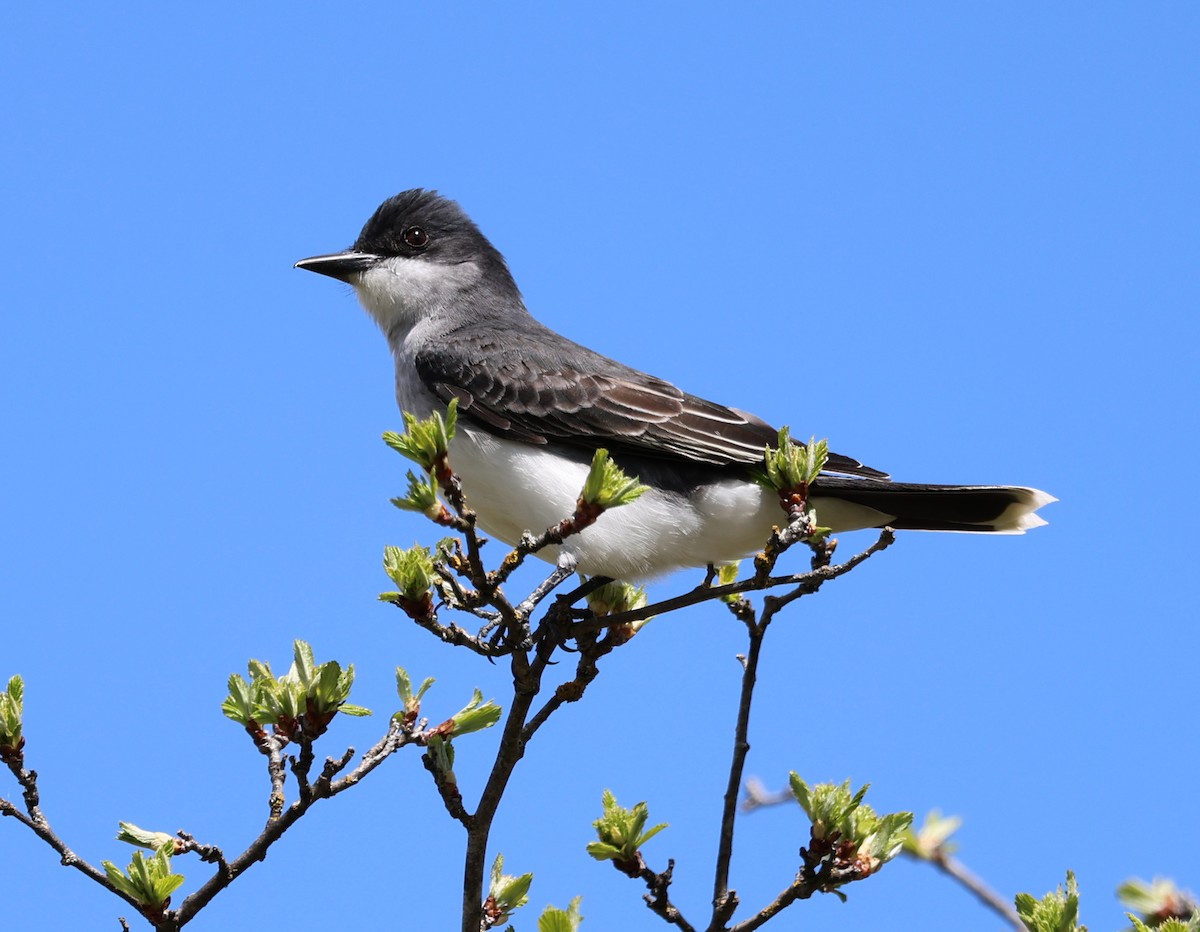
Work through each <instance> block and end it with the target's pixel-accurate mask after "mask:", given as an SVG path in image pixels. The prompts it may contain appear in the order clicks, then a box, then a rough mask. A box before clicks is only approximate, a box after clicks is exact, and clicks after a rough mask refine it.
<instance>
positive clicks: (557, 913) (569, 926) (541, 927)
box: [538, 896, 583, 932]
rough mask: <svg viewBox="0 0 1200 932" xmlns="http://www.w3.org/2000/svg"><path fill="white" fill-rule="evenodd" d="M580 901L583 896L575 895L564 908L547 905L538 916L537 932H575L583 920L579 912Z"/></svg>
mask: <svg viewBox="0 0 1200 932" xmlns="http://www.w3.org/2000/svg"><path fill="white" fill-rule="evenodd" d="M582 902H583V897H581V896H577V897H575V899H573V900H571V905H570V906H568V907H567V908H566V909H556V908H555V907H553V906H547V907H546V908H545V910H543V911H542V914H541V916H539V917H538V932H576V930H577V929H578V928H579V924H580V923H581V922H583V916H582V915H580V913H579V904H580V903H582Z"/></svg>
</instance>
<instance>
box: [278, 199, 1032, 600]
mask: <svg viewBox="0 0 1200 932" xmlns="http://www.w3.org/2000/svg"><path fill="white" fill-rule="evenodd" d="M295 267H296V268H300V269H306V270H308V271H311V272H318V273H320V274H322V275H326V276H329V277H331V278H334V279H337V280H339V281H342V282H345V283H347V284H349V285H350V286H351V287H352V288H353V289H354V292H355V293H356V295H357V297H358V300H359V301H360V303H361V304H362V305H363V307H364V308H365V309H366V311H367V313H368V314H369V315H370V316H371V318H373V319H374V321H375V323H376V324H378V326H379V328H380V330H382V331H383V334H384V336H385V337H386V339H387V343H388V346H389V347H390V349H391V352H392V356H393V357H394V360H395V388H396V400H397V403H398V404H399V406H400V409H401V410H402V411H405V412H409V413H411V414H412V415H414V416H415V417H419V418H423V417H428V416H429V415H430V414H432V413H433V412H435V411H445V410H446V407H447V405H448V403H449V402H451V401H452V400H455V399H457V403H458V425H457V430H456V433H455V435H454V437H453V439H452V440H451V443H450V448H449V463H450V467H451V469H452V470H453V471H454V473H455V474H457V475H458V477H459V478H460V480H461V483H462V490H463V494H464V496H465V498H466V501H467V503H468V505H470V507H471V508H472V509H473V510H474V511H475V512H476V514H477V516H478V521H479V524H480V526H481V527H482V528H483V529H484V531H486V532H487V533H488V534H491V535H494V536H495V537H497V538H499V539H500V540H502V541H504V542H505V543H507V544H509V545H515V544H516V543H517V542H518V541H519V540H521V538H522V536H523V535H524V534H526V533H527V532H532V533H534V534H537V533H539V532H541V531H542V530H544V529H545V528H548V527H551V526H553V525H555V524H557V523H558V522H560V521H562V520H563V519H564V518H566V517H568V516H570V515H571V514H572V513H573V512H574V510H575V506H576V501H577V499H578V496H579V493H580V490H581V489H582V487H583V483H584V479H585V477H586V475H587V473H588V468H589V464H590V463H591V461H592V458H593V455H594V454H595V452H596V450H597V449H601V448H602V449H605V450H607V451H608V452H609V454H610V456H611V458H612V460H613V461H614V462H615V463H616V464H617V465H618V466H620V467H621V468H622V469H623V470H624V471H625V473H626V474H628V475H630V476H636V477H637V479H638V480H639V481H640V482H641V483H642V484H643V485H645V486H647V487H648V490H647V491H646V492H645V494H643V495H642V496H641V497H640V498H638V499H637V500H636V501H634V502H632V503H630V504H627V505H623V506H621V507H618V508H613V509H610V510H608V511H606V512H605V513H603V514H601V515H600V517H599V519H598V520H597V521H596V522H595V524H593V525H591V526H590V527H587V528H586V529H585V530H583V531H582V532H581V533H579V534H576V535H573V536H570V537H567V538H566V539H565V540H564V541H563V542H562V544H561V545H559V546H550V547H546V548H545V549H544V550H542V551H539V553H538V555H539V556H541V557H542V558H544V559H546V560H548V561H550V562H555V563H558V564H559V565H560V566H562V565H568V566H571V567H573V568H575V569H577V570H578V572H580V573H584V574H589V575H594V576H605V577H608V578H611V579H619V580H625V581H629V582H639V581H645V580H650V579H653V578H655V577H660V576H663V575H664V574H667V573H670V572H672V571H675V570H678V569H682V568H687V567H706V566H715V565H723V564H727V563H731V562H733V561H735V560H737V559H740V558H743V557H745V556H748V555H750V554H752V553H754V552H756V551H758V550H761V549H762V547H763V546H764V544H765V543H766V541H767V539H768V538H769V536H770V534H771V532H772V528H773V527H774V526H776V525H780V524H784V523H786V521H785V520H784V515H783V513H782V512H781V510H780V504H779V497H778V494H777V493H775V492H773V491H769V490H767V489H766V488H764V487H763V486H762V485H760V484H759V483H758V482H756V481H755V479H754V469H755V467H756V466H757V467H761V466H762V463H763V456H764V450H765V448H767V447H770V446H776V445H778V442H779V441H778V432H777V431H776V429H775V428H774V427H772V426H771V425H770V424H768V423H767V422H766V421H764V420H762V419H761V418H759V417H756V416H755V415H753V414H750V413H747V412H746V411H742V410H739V409H737V408H733V407H728V406H726V405H723V404H718V403H716V402H712V401H707V400H705V399H703V398H700V397H698V396H696V395H692V394H689V393H687V392H685V391H682V390H681V389H679V388H677V387H675V386H674V385H673V384H671V383H670V382H668V381H666V380H664V379H661V378H658V377H656V376H653V375H649V374H647V373H645V372H641V371H639V370H638V369H635V368H632V367H630V366H627V365H624V364H623V363H620V362H618V361H617V360H615V359H611V358H609V357H608V356H604V355H602V354H601V353H599V352H596V351H595V350H592V349H589V348H587V347H586V346H582V345H580V344H579V343H576V342H574V341H573V340H570V339H568V338H567V337H565V336H563V335H562V334H559V333H557V332H556V331H554V330H552V329H550V328H549V327H547V326H545V325H544V324H542V323H541V322H539V321H538V320H537V319H535V318H534V317H533V315H532V314H531V313H530V312H529V310H528V309H527V308H526V306H525V301H524V299H523V298H522V296H521V292H520V290H519V289H518V287H517V284H516V281H515V280H514V278H513V276H512V273H511V272H510V271H509V268H508V263H507V262H506V261H505V259H504V257H503V256H502V255H501V253H500V252H499V250H497V249H496V247H495V246H493V245H492V243H491V242H490V241H489V240H488V239H487V237H485V236H484V234H483V233H482V232H481V231H480V229H479V228H478V227H477V226H476V225H475V223H474V222H473V221H472V220H471V219H470V217H468V216H467V214H466V212H465V211H464V210H463V209H462V208H461V207H460V206H459V205H458V204H457V203H456V202H455V201H453V200H450V199H449V198H446V197H443V196H442V195H440V194H438V193H437V192H436V191H434V190H427V189H423V188H415V189H412V190H409V191H403V192H401V193H400V194H397V195H395V196H394V197H390V198H388V199H387V200H385V201H384V202H383V203H382V204H381V205H380V206H379V208H378V209H377V210H376V211H375V212H374V213H373V214H372V215H371V217H370V219H369V220H367V222H366V224H365V225H364V226H363V228H362V231H361V232H360V234H359V236H358V239H357V240H355V242H354V244H353V246H351V247H350V248H349V249H347V250H343V251H341V252H335V253H328V254H324V255H317V256H311V257H309V258H306V259H301V260H300V261H299V262H297V263H296V264H295ZM1053 501H1056V499H1055V498H1054V497H1053V496H1051V495H1048V494H1047V493H1045V492H1043V491H1041V490H1039V489H1034V488H1026V487H1020V486H1007V485H929V484H920V483H906V482H893V481H891V479H890V477H889V476H888V474H887V473H885V472H883V471H880V470H878V469H874V468H872V467H869V466H866V465H864V464H863V463H861V462H859V461H858V460H856V459H853V458H851V457H848V456H843V455H839V454H830V455H829V458H828V461H827V462H826V465H825V467H824V469H823V471H822V472H821V474H820V475H819V476H818V477H817V479H816V480H815V481H814V483H813V484H812V486H811V488H810V490H809V505H810V506H811V507H812V508H813V509H815V513H816V522H817V524H819V525H821V526H823V527H828V528H830V529H831V530H832V531H833V532H835V533H840V532H844V531H851V530H858V529H864V528H882V527H891V528H893V529H897V530H926V531H966V532H982V533H997V534H1022V533H1024V532H1025V531H1026V530H1028V529H1030V528H1034V527H1038V526H1040V525H1043V524H1045V523H1046V522H1045V520H1044V519H1043V518H1041V517H1040V516H1038V514H1037V510H1038V509H1039V508H1040V507H1042V506H1043V505H1045V504H1048V503H1049V502H1053Z"/></svg>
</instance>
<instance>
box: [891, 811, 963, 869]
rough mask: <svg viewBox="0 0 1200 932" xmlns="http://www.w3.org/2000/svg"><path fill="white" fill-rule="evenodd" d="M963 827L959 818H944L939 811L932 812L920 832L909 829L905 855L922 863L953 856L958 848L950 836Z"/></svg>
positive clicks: (905, 839) (926, 817)
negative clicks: (944, 856)
mask: <svg viewBox="0 0 1200 932" xmlns="http://www.w3.org/2000/svg"><path fill="white" fill-rule="evenodd" d="M961 826H962V819H960V818H958V817H957V816H943V815H942V814H941V813H940V812H939V811H938V810H936V809H933V810H930V812H929V814H928V815H926V816H925V823H924V824H923V825H922V826H921V828H920V829H919V830H913V829H911V828H910V829H909V830H908V832H907V833H906V834H905V838H904V853H905V854H909V855H912V856H913V857H914V858H918V859H920V860H922V861H928V860H931V859H933V858H935V857H940V856H943V855H949V854H953V853H954V851H955V848H956V847H957V846H956V845H955V844H954V843H953V842H951V841H950V840H949V839H950V836H951V835H953V834H954V833H955V832H957V831H958V830H959V828H960V827H961Z"/></svg>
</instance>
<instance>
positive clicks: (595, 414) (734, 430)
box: [414, 320, 887, 479]
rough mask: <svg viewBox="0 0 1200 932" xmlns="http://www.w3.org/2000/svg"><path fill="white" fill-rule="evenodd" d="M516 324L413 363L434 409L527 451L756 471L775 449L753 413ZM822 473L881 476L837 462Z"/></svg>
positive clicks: (473, 334) (464, 331) (487, 329)
mask: <svg viewBox="0 0 1200 932" xmlns="http://www.w3.org/2000/svg"><path fill="white" fill-rule="evenodd" d="M522 323H523V324H524V325H525V326H523V327H522V328H521V330H520V332H516V331H515V330H502V329H499V328H497V327H495V326H485V325H479V324H477V325H466V326H463V327H460V328H458V329H457V330H455V331H453V333H452V334H450V335H448V339H446V338H443V339H442V340H440V341H439V342H438V344H437V345H430V346H427V347H426V348H424V349H422V350H420V351H419V352H418V353H417V354H416V356H415V359H414V362H415V364H416V368H417V374H418V376H419V377H420V379H421V381H422V382H423V383H424V384H425V385H426V387H428V388H429V389H430V391H432V392H433V393H434V394H435V395H437V396H438V397H439V398H441V399H442V401H445V402H449V401H450V399H451V398H457V399H458V410H459V416H460V417H462V418H463V419H464V420H466V421H468V422H469V423H473V424H475V425H478V426H479V427H481V428H483V429H484V430H487V431H489V432H490V433H493V434H496V435H497V436H500V437H506V438H509V439H512V440H521V441H524V442H526V443H535V444H543V443H547V442H549V441H554V442H557V443H564V444H569V445H572V446H576V447H581V448H584V449H595V448H597V447H605V448H607V449H608V450H609V451H610V452H612V453H614V454H620V453H622V452H625V453H629V454H636V455H638V456H653V457H658V458H662V459H668V460H669V459H676V458H683V459H686V460H690V461H692V462H695V463H705V464H710V465H714V466H731V465H736V464H745V465H753V464H756V463H761V462H762V457H763V448H764V447H765V446H767V445H774V444H776V443H777V442H778V433H777V431H776V430H775V429H774V428H772V427H771V426H770V425H769V424H767V423H766V422H765V421H763V420H761V419H760V418H757V417H755V416H754V415H752V414H746V413H745V412H743V411H738V410H737V409H735V408H726V407H724V406H723V405H718V404H713V403H712V402H709V401H705V400H704V399H703V398H697V397H696V396H695V395H689V394H687V393H686V392H682V391H680V390H679V389H678V388H676V387H675V386H674V385H672V384H671V383H670V382H665V381H663V380H662V379H659V378H655V377H654V376H652V375H647V374H646V373H644V372H639V371H638V370H636V369H631V368H630V367H628V366H625V365H622V364H621V363H619V362H617V361H615V360H613V359H609V358H608V357H606V356H601V355H600V354H599V353H596V352H593V351H592V350H589V349H587V348H586V347H584V346H580V345H579V344H577V343H573V342H571V341H570V340H568V339H567V338H566V337H563V336H561V335H560V334H557V333H555V332H554V331H552V330H550V329H548V328H545V327H542V326H541V325H540V324H536V323H535V322H533V321H532V320H529V321H523V322H522ZM530 324H532V325H533V327H534V329H527V328H528V326H529V325H530ZM826 468H827V469H828V470H829V471H832V472H837V473H842V474H845V475H852V476H860V477H862V478H870V479H883V478H886V477H887V474H886V473H882V472H879V471H878V470H876V469H871V468H870V467H867V466H864V465H863V464H862V463H859V462H858V461H857V460H853V459H850V458H849V457H845V456H840V455H837V454H830V456H829V463H828V466H827V467H826Z"/></svg>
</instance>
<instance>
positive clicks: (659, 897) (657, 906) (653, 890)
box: [638, 857, 695, 932]
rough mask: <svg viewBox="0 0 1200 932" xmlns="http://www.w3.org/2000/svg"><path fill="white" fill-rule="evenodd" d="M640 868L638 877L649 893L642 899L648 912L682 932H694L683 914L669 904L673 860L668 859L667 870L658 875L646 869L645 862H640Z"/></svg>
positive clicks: (673, 868)
mask: <svg viewBox="0 0 1200 932" xmlns="http://www.w3.org/2000/svg"><path fill="white" fill-rule="evenodd" d="M639 860H640V857H639ZM641 868H642V869H641V870H640V871H639V872H638V877H640V878H641V879H642V880H644V881H645V882H646V889H648V890H649V891H650V892H649V893H647V894H645V895H644V896H643V897H642V899H643V900H645V901H646V905H647V906H649V907H650V911H651V912H652V913H654V914H655V915H656V916H661V917H662V918H663V919H665V920H666V921H667V923H668V924H670V925H673V926H677V927H678V928H679V929H681V930H682V932H695V927H694V926H693V925H692V924H691V923H690V922H688V921H687V920H686V919H684V918H683V914H682V913H681V912H680V911H679V909H678V908H677V907H676V906H675V904H674V903H672V902H671V897H670V896H669V895H668V893H667V890H668V888H669V887H670V886H671V875H672V874H674V873H675V859H674V858H668V859H667V869H666V870H665V871H663V872H662V873H659V874H656V873H655V872H654V871H652V870H650V868H648V867H646V865H645V862H642V865H641Z"/></svg>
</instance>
